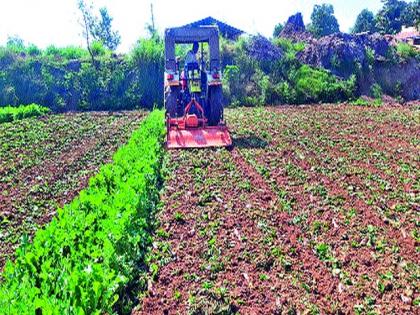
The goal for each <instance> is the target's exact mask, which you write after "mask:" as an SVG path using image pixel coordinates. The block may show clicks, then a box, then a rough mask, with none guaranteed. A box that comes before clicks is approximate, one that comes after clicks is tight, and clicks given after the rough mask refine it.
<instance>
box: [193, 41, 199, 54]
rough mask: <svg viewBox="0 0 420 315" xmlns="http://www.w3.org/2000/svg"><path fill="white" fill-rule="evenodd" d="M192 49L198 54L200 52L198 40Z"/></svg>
mask: <svg viewBox="0 0 420 315" xmlns="http://www.w3.org/2000/svg"><path fill="white" fill-rule="evenodd" d="M192 51H193V52H194V54H196V53H197V52H198V43H197V42H194V44H193V48H192Z"/></svg>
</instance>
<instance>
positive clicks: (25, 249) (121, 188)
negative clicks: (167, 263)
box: [0, 111, 165, 314]
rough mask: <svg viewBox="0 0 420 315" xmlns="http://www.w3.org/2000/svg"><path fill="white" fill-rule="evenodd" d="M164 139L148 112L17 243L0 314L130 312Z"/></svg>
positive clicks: (147, 241) (0, 295)
mask: <svg viewBox="0 0 420 315" xmlns="http://www.w3.org/2000/svg"><path fill="white" fill-rule="evenodd" d="M164 133H165V127H164V114H163V112H162V111H155V112H152V113H151V114H150V116H149V117H148V118H147V119H146V120H145V121H144V122H143V123H142V124H141V126H140V128H139V129H138V130H137V131H135V132H134V133H133V135H132V137H131V139H130V141H129V142H128V144H127V145H125V146H123V147H122V148H120V149H119V150H118V151H117V153H116V154H115V155H114V158H113V163H112V164H108V165H105V166H103V167H102V168H101V170H100V172H99V174H98V175H97V176H95V177H93V178H92V179H91V180H90V183H89V187H88V188H87V189H85V190H83V191H82V192H81V193H80V195H79V197H77V198H76V199H75V200H74V201H73V202H72V203H70V204H69V205H66V206H65V207H64V208H63V209H59V211H58V216H57V217H56V218H54V219H53V220H52V222H51V223H50V224H49V225H47V226H46V227H45V228H44V229H42V230H39V231H38V232H37V233H36V235H35V237H34V239H33V242H32V243H29V242H28V241H27V240H24V242H23V243H22V245H21V247H20V248H19V250H18V251H17V257H16V261H15V263H11V262H8V263H7V264H6V267H5V270H4V273H3V275H2V276H3V279H4V281H3V283H2V284H1V286H0V313H1V314H35V313H40V314H104V313H106V314H114V313H115V312H118V313H122V312H125V311H127V309H123V306H125V307H130V305H129V301H126V300H124V299H127V294H126V292H125V289H126V288H127V287H130V288H132V287H133V286H137V287H138V286H139V285H142V283H138V279H139V278H140V277H139V275H140V273H141V272H142V271H141V270H142V269H141V268H139V266H141V265H144V264H145V255H146V252H147V249H148V247H149V246H150V245H151V241H152V237H151V230H152V227H153V224H154V223H153V215H154V213H155V210H156V207H157V203H158V200H159V191H158V189H159V186H160V182H161V176H160V168H161V159H162V154H163V149H162V141H163V137H164Z"/></svg>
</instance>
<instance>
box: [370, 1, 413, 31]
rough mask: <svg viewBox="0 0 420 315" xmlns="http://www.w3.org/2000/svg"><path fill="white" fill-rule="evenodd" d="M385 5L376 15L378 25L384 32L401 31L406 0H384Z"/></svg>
mask: <svg viewBox="0 0 420 315" xmlns="http://www.w3.org/2000/svg"><path fill="white" fill-rule="evenodd" d="M382 2H383V4H384V5H383V7H382V9H381V10H379V12H378V14H377V15H376V27H377V28H378V30H379V31H380V32H381V33H382V34H396V33H399V32H401V29H402V26H403V25H404V21H403V13H404V12H405V10H406V8H407V3H406V2H405V1H399V0H382Z"/></svg>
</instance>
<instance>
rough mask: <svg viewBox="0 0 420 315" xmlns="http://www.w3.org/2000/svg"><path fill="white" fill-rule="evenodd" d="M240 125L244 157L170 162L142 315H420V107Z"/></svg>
mask: <svg viewBox="0 0 420 315" xmlns="http://www.w3.org/2000/svg"><path fill="white" fill-rule="evenodd" d="M226 116H227V120H228V124H229V126H230V128H231V131H232V134H233V137H234V148H233V149H232V150H230V151H229V150H226V149H214V150H192V151H170V152H169V153H168V156H167V159H166V162H165V168H166V170H165V173H166V177H167V180H166V184H165V188H164V191H163V193H162V209H161V211H160V213H159V214H158V218H159V222H160V223H159V224H160V225H159V228H158V229H157V231H156V240H155V243H154V246H153V251H152V254H151V257H150V261H151V268H150V270H151V278H152V281H149V285H148V291H147V293H145V294H144V296H142V298H143V299H142V302H141V303H140V305H139V306H138V308H137V309H136V310H135V311H134V313H135V314H162V313H164V314H177V313H181V314H186V313H192V314H212V313H223V314H227V313H233V312H240V313H242V314H275V313H278V314H280V313H282V314H283V313H285V314H286V313H287V314H296V313H305V314H306V313H309V314H318V313H321V314H325V313H338V314H340V313H344V314H347V313H355V314H374V313H377V314H402V313H406V314H414V313H418V312H419V304H420V296H419V290H418V288H419V277H420V268H419V261H420V257H419V256H420V255H419V246H420V243H419V242H420V236H419V227H420V222H419V216H418V214H419V210H420V204H419V202H420V200H419V189H420V181H419V178H420V176H419V175H420V174H419V169H420V164H419V162H420V161H419V157H420V155H419V145H420V142H419V141H420V124H419V122H420V121H419V120H420V111H419V107H418V105H417V106H410V107H401V106H382V107H378V108H375V107H361V106H351V105H346V104H343V105H323V106H302V107H277V108H252V109H247V108H238V109H230V110H227V112H226Z"/></svg>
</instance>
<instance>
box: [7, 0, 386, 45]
mask: <svg viewBox="0 0 420 315" xmlns="http://www.w3.org/2000/svg"><path fill="white" fill-rule="evenodd" d="M91 2H92V3H93V6H94V8H96V9H99V8H100V7H103V6H105V7H107V8H108V12H109V13H110V15H111V16H112V17H113V18H114V21H113V27H114V29H116V30H118V31H119V32H120V34H121V37H122V43H121V45H120V47H119V51H120V52H126V51H128V50H129V49H130V48H131V47H133V45H134V44H135V42H136V41H137V39H138V38H140V37H141V36H145V35H146V34H147V33H146V30H145V25H146V23H148V22H150V16H151V14H150V11H151V10H150V4H151V3H153V7H154V10H153V11H154V16H155V24H156V26H157V28H158V30H159V31H160V32H161V33H163V30H164V29H165V28H166V27H173V26H181V25H184V24H188V23H190V22H193V21H196V20H199V19H202V18H204V17H207V16H213V17H214V18H216V19H219V20H221V21H223V22H225V23H228V24H230V25H232V26H234V27H237V28H239V29H242V30H243V31H246V32H247V33H251V34H256V33H260V34H262V35H265V36H267V37H269V36H271V35H272V32H273V29H274V26H275V25H276V24H277V23H279V22H283V23H284V22H285V21H286V20H287V18H288V17H289V16H290V15H292V14H295V13H296V12H302V14H303V17H304V21H305V23H308V22H309V21H310V15H311V12H312V9H313V6H314V4H321V3H325V2H327V3H331V4H333V5H334V8H335V15H336V17H337V19H338V22H339V24H340V29H341V31H344V32H347V31H349V29H350V28H351V27H352V26H353V24H354V21H355V20H356V16H357V15H358V14H359V13H360V11H361V10H362V9H365V8H368V9H369V10H371V11H373V12H375V13H376V12H377V11H378V10H379V9H380V8H381V1H380V0H326V1H312V0H294V1H285V0H257V1H245V0H242V1H233V0H207V1H201V0H195V1H193V0H181V1H174V0H93V1H91ZM79 20H80V16H79V13H78V10H77V0H0V45H4V44H5V43H6V41H7V38H8V36H14V35H18V36H19V37H20V38H22V39H23V40H24V41H25V43H32V44H35V45H37V46H38V47H40V48H45V47H47V46H48V45H50V44H54V45H56V46H59V47H64V46H68V45H76V46H84V41H83V39H82V37H81V33H82V28H81V26H80V24H79V22H78V21H79Z"/></svg>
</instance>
